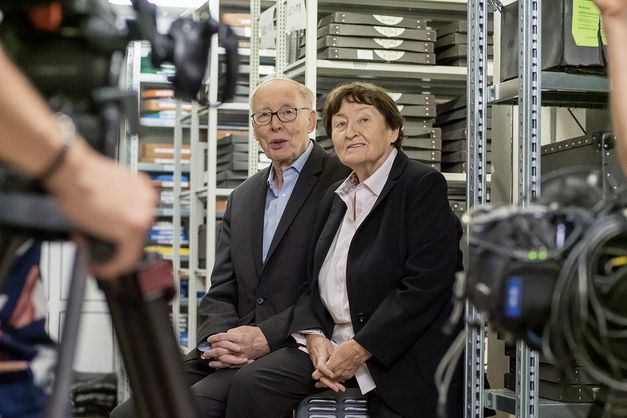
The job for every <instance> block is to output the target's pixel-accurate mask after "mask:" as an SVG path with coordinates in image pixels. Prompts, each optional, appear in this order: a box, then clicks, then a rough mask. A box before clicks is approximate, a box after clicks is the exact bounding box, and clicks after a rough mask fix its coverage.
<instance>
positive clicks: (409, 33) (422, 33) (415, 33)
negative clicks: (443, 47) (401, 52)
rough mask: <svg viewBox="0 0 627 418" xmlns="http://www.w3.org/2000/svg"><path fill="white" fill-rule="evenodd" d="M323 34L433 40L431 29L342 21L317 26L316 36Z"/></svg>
mask: <svg viewBox="0 0 627 418" xmlns="http://www.w3.org/2000/svg"><path fill="white" fill-rule="evenodd" d="M324 35H340V36H362V37H365V38H394V39H408V40H410V41H428V42H435V39H436V36H435V31H433V30H418V29H407V28H394V27H390V26H366V25H348V24H343V23H329V24H328V25H325V26H322V27H320V28H318V37H321V36H324Z"/></svg>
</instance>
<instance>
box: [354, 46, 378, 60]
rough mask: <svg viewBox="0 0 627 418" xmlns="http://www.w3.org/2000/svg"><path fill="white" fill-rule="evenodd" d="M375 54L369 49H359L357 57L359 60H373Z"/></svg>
mask: <svg viewBox="0 0 627 418" xmlns="http://www.w3.org/2000/svg"><path fill="white" fill-rule="evenodd" d="M373 58H374V55H373V54H372V51H371V50H369V49H358V50H357V59H359V60H372V59H373Z"/></svg>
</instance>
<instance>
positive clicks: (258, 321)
mask: <svg viewBox="0 0 627 418" xmlns="http://www.w3.org/2000/svg"><path fill="white" fill-rule="evenodd" d="M269 170H270V168H268V169H265V170H262V171H260V172H259V173H257V174H255V175H253V176H252V177H250V178H249V179H247V180H246V181H245V182H244V183H242V184H241V185H240V186H239V187H237V188H236V189H235V190H234V191H233V192H232V193H231V195H230V197H229V200H228V203H227V208H226V212H225V214H224V220H223V222H222V230H221V232H220V240H219V243H218V251H217V255H216V261H215V265H214V268H213V273H212V274H211V288H210V289H209V291H208V292H207V294H206V295H205V297H204V298H203V299H202V301H201V303H200V306H199V309H198V312H199V315H200V316H201V318H202V319H201V320H200V321H201V322H200V325H199V327H198V342H200V341H204V340H206V338H207V337H208V336H210V335H213V334H216V333H219V332H225V331H227V330H228V329H230V328H233V327H237V326H240V325H251V324H255V325H257V326H258V327H259V328H261V330H262V331H263V334H264V335H265V337H266V339H267V340H268V343H269V345H270V348H271V350H273V351H274V350H276V349H277V348H279V347H281V346H282V345H283V344H284V343H285V341H286V339H287V337H288V335H289V334H288V327H289V322H290V320H291V317H292V310H293V305H294V304H295V303H296V301H297V299H298V296H299V295H300V294H301V293H302V291H303V288H304V287H306V286H307V260H308V257H309V250H310V248H311V237H312V231H313V224H314V219H315V214H316V209H317V207H318V203H319V201H320V198H321V196H322V194H323V192H324V191H325V190H326V189H327V188H328V187H329V185H331V184H332V183H335V182H336V181H338V180H339V179H341V178H344V177H346V176H347V175H348V173H349V171H348V169H347V168H346V167H344V166H343V165H341V164H340V162H339V160H338V159H337V157H335V156H330V155H328V154H327V153H326V152H325V151H324V150H323V149H322V147H320V146H319V145H318V144H316V143H315V142H314V149H313V150H312V152H311V154H310V156H309V158H308V160H307V162H306V163H305V165H304V166H303V169H302V171H301V173H300V175H299V177H298V181H297V183H296V185H295V187H294V190H293V192H292V195H291V197H290V200H289V202H288V204H287V206H286V208H285V211H284V212H283V216H282V217H281V220H280V222H279V225H278V227H277V230H276V232H275V234H274V238H273V240H272V243H271V245H270V249H269V251H268V256H267V257H266V261H265V263H264V262H262V245H263V219H264V211H265V202H266V190H267V185H266V180H267V178H268V173H269ZM190 356H191V357H198V356H199V352H198V350H196V349H194V350H192V352H191V353H190ZM188 358H189V356H188Z"/></svg>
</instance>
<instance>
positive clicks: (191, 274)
mask: <svg viewBox="0 0 627 418" xmlns="http://www.w3.org/2000/svg"><path fill="white" fill-rule="evenodd" d="M221 3H222V4H221ZM230 3H232V1H231V0H228V1H227V0H221V1H220V0H208V1H207V2H206V3H205V4H204V5H203V6H201V7H200V8H199V9H197V10H196V12H195V13H194V16H196V17H199V18H203V16H206V15H207V14H210V15H211V16H212V17H213V18H214V19H216V20H218V18H219V15H220V10H221V5H225V6H227V5H229V4H230ZM255 4H256V5H257V7H259V8H260V7H261V5H260V1H259V0H256V1H255V0H253V1H251V2H250V7H251V10H252V8H254V7H255ZM235 7H239V8H240V9H241V8H242V5H239V4H237V5H235ZM257 16H258V14H257ZM256 24H257V25H258V21H255V19H253V21H252V26H253V27H254V26H255V25H256ZM250 42H251V46H250V48H246V49H242V50H240V51H239V52H240V55H248V56H249V60H250V62H249V64H247V65H248V66H249V67H248V69H249V70H250V85H251V86H254V85H256V84H257V82H258V79H259V70H261V71H262V72H266V73H267V72H269V69H268V68H265V67H266V66H263V68H260V65H259V57H260V55H261V56H264V57H266V56H273V52H271V51H260V50H259V39H258V37H257V38H256V37H251V41H250ZM221 54H224V49H223V48H221V47H218V37H217V36H214V37H213V38H212V40H211V50H210V56H209V68H208V71H207V74H206V75H205V82H204V85H205V88H206V89H207V98H208V102H209V103H217V102H218V86H219V81H218V80H219V58H220V55H221ZM245 65H246V64H245ZM243 70H244V68H243V66H240V71H243ZM248 110H249V106H248V103H222V104H220V105H219V106H202V107H201V106H199V105H198V103H195V102H194V103H192V110H191V112H190V113H189V114H188V115H185V116H183V115H182V114H180V113H179V114H178V115H177V118H176V120H175V132H179V133H178V134H177V135H178V136H182V133H183V131H184V130H186V129H189V138H190V145H191V164H190V168H189V171H190V189H189V191H180V190H179V193H178V194H176V196H177V197H178V198H177V199H176V201H180V200H181V199H186V200H188V201H189V257H188V260H189V261H188V266H189V267H188V268H186V269H181V268H180V265H177V262H176V261H177V256H176V254H175V255H174V257H173V260H174V262H175V263H174V264H175V270H176V275H177V276H179V275H180V274H181V273H184V274H186V275H187V276H188V292H189V293H188V297H187V299H186V300H187V303H186V309H187V329H188V339H187V341H188V344H185V345H182V346H181V349H182V350H184V351H189V350H191V349H192V348H193V347H194V346H195V344H196V340H197V334H196V328H197V306H198V303H199V298H198V293H199V292H201V291H202V292H204V291H206V290H208V289H209V287H210V286H211V283H210V272H211V269H212V268H213V264H214V261H215V248H216V241H217V237H216V215H218V212H217V210H216V198H217V197H227V196H228V195H229V194H230V193H231V192H232V189H225V188H217V187H216V167H217V131H218V126H219V124H218V122H219V120H220V119H222V120H231V119H232V118H233V117H235V118H237V117H239V116H240V115H242V116H245V117H247V116H248ZM220 127H221V128H227V127H226V126H224V125H222V124H220ZM229 128H230V127H229ZM233 128H241V127H240V126H233ZM249 128H250V127H249ZM250 131H251V132H252V129H250ZM205 132H206V135H202V134H203V133H205ZM205 136H206V140H205V139H204V137H205ZM250 139H251V140H250V142H249V173H251V174H252V173H254V172H256V171H257V154H258V146H257V142H256V141H255V140H254V139H253V137H252V134H251V137H250ZM176 144H177V145H179V146H180V144H181V143H180V142H176ZM177 150H178V151H179V152H180V147H178V148H177ZM177 159H180V154H177ZM180 222H181V212H180V209H179V213H178V214H177V221H175V224H178V225H180ZM202 225H204V226H205V227H206V242H205V243H204V244H205V245H204V248H205V252H204V254H202V255H201V254H200V247H201V245H200V243H199V241H198V239H199V236H198V231H199V228H200V227H201V226H202ZM175 248H178V247H176V245H175ZM175 253H176V251H175ZM201 258H204V260H206V261H205V262H206V267H205V268H203V269H201V268H200V267H199V260H200V259H201ZM177 280H178V279H177ZM176 324H177V325H178V322H177V323H176Z"/></svg>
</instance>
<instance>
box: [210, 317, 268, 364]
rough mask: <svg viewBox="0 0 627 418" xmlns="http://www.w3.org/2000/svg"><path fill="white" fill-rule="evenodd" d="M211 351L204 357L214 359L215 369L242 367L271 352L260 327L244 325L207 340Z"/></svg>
mask: <svg viewBox="0 0 627 418" xmlns="http://www.w3.org/2000/svg"><path fill="white" fill-rule="evenodd" d="M207 341H208V342H209V343H210V344H211V350H209V351H207V352H206V353H205V354H204V355H203V357H204V358H213V359H214V360H213V361H212V362H210V363H209V366H211V367H214V368H224V367H241V366H243V365H245V364H248V363H250V362H251V361H253V360H255V359H257V358H259V357H261V356H265V355H266V354H268V353H269V352H270V346H269V345H268V340H266V336H265V335H263V332H261V329H260V328H259V327H253V326H249V325H244V326H241V327H237V328H232V329H230V330H228V331H227V332H221V333H219V334H214V335H211V336H210V337H209V338H207Z"/></svg>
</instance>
